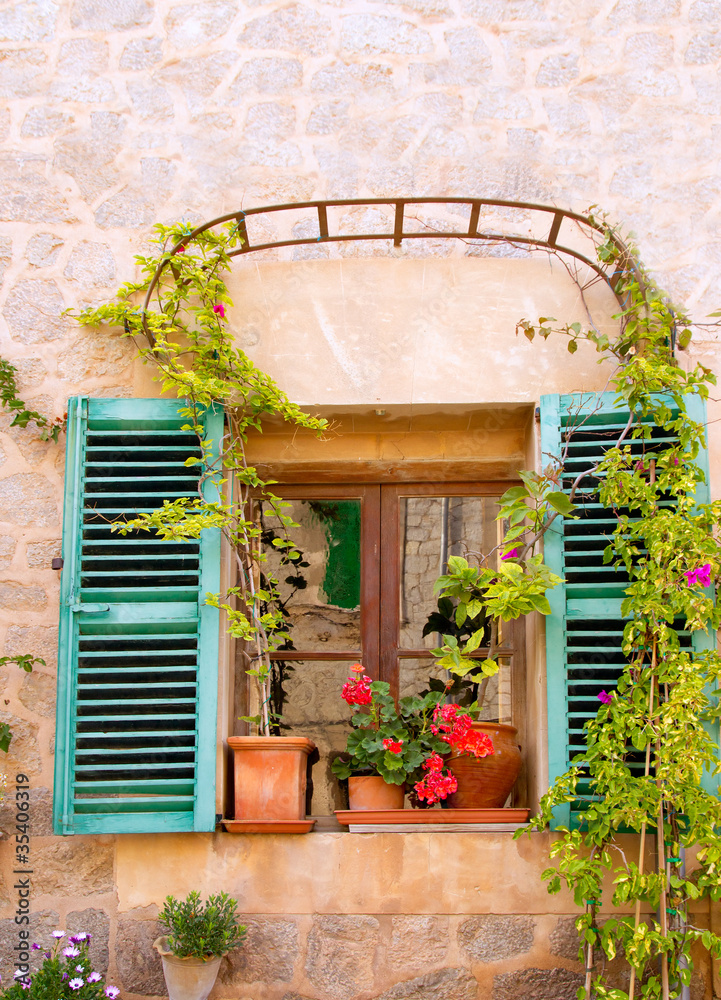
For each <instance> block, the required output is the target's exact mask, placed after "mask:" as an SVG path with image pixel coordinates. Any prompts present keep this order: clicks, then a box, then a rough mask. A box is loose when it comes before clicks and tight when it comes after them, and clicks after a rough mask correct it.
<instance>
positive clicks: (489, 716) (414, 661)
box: [398, 656, 512, 724]
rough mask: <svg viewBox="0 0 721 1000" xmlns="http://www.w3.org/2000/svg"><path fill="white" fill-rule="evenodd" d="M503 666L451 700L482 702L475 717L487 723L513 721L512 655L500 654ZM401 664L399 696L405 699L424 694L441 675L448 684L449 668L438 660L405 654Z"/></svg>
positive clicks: (459, 692)
mask: <svg viewBox="0 0 721 1000" xmlns="http://www.w3.org/2000/svg"><path fill="white" fill-rule="evenodd" d="M499 660H500V663H501V669H500V670H499V671H498V673H497V674H496V675H495V676H493V677H489V678H487V679H486V680H485V681H481V683H480V684H468V685H465V684H464V686H463V688H462V690H461V691H458V692H456V693H453V694H451V695H450V696H449V700H450V701H456V702H458V703H459V704H461V705H463V704H468V703H470V702H472V701H474V700H475V701H479V702H480V705H481V707H480V712H479V713H477V714H476V715H474V718H477V719H480V720H481V721H484V722H490V721H493V722H505V723H509V724H510V723H511V722H512V705H511V666H510V657H508V656H505V657H500V658H499ZM398 664H399V675H400V676H399V695H400V697H401V698H405V697H406V696H409V695H414V694H421V693H422V692H424V691H427V690H428V689H429V680H430V679H431V678H437V679H438V680H440V681H442V682H443V683H444V684H445V683H446V682H447V681H448V679H449V675H448V673H447V671H445V670H443V669H441V668H439V667H438V666H436V663H435V660H432V659H426V658H420V657H418V658H415V657H412V658H411V657H408V658H406V657H401V658H400V659H399V661H398Z"/></svg>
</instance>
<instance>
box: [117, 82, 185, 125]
mask: <svg viewBox="0 0 721 1000" xmlns="http://www.w3.org/2000/svg"><path fill="white" fill-rule="evenodd" d="M128 94H129V96H130V100H131V101H132V102H133V107H134V109H135V112H136V114H137V115H138V117H139V118H142V119H143V120H145V119H147V118H154V119H163V118H172V117H173V116H174V114H175V109H174V105H173V99H172V97H171V96H170V94H169V93H168V91H167V90H166V89H165V87H159V86H158V85H157V84H155V83H152V82H150V81H147V80H128Z"/></svg>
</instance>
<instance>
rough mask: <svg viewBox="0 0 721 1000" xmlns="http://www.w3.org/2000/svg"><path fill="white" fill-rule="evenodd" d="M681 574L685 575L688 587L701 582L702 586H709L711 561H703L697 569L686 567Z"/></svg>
mask: <svg viewBox="0 0 721 1000" xmlns="http://www.w3.org/2000/svg"><path fill="white" fill-rule="evenodd" d="M683 575H684V576H685V577H686V582H687V583H688V585H689V587H693V585H694V584H695V583H699V584H701V586H702V587H710V586H711V563H704V564H703V566H699V567H698V568H697V569H687V570H685V571H684V574H683Z"/></svg>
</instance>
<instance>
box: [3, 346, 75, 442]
mask: <svg viewBox="0 0 721 1000" xmlns="http://www.w3.org/2000/svg"><path fill="white" fill-rule="evenodd" d="M17 373H18V370H17V368H16V367H15V366H14V365H11V364H10V362H9V361H6V360H5V358H0V404H2V406H4V408H5V409H6V410H9V411H10V413H12V415H13V419H12V421H11V422H10V426H11V427H27V425H28V424H29V423H30V422H31V421H32V422H33V423H34V424H35V426H36V427H37V428H38V429H39V430H40V437H41V438H42V439H43V441H55V442H56V443H57V440H58V438H59V436H60V431H61V430H63V429H64V427H65V419H66V417H65V416H64V417H62V419H60V420H49V419H48V418H47V417H44V416H43V415H42V413H38V412H37V410H29V409H28V408H27V406H26V405H25V403H23V401H22V400H21V399H18V387H17V381H16V376H17Z"/></svg>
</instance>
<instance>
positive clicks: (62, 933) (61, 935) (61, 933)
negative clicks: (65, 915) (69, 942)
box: [52, 931, 65, 940]
mask: <svg viewBox="0 0 721 1000" xmlns="http://www.w3.org/2000/svg"><path fill="white" fill-rule="evenodd" d="M52 936H53V937H54V938H57V939H58V940H60V938H64V937H65V931H53V934H52Z"/></svg>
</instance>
